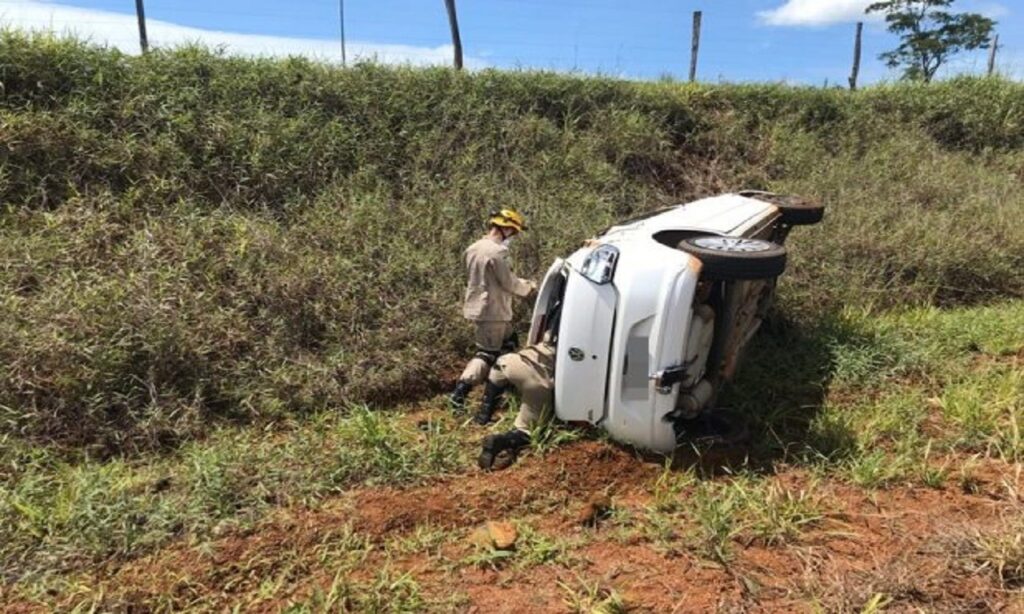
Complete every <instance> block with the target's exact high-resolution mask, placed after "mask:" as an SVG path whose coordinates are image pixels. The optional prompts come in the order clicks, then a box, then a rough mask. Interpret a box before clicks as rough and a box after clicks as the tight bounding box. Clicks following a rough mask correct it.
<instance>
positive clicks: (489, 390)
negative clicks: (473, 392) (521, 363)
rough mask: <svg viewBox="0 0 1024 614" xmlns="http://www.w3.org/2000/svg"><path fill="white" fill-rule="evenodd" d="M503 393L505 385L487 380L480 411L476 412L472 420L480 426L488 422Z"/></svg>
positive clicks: (499, 403)
mask: <svg viewBox="0 0 1024 614" xmlns="http://www.w3.org/2000/svg"><path fill="white" fill-rule="evenodd" d="M504 393H505V386H499V385H497V384H494V383H492V382H490V381H488V382H487V386H486V387H485V388H484V400H483V402H481V403H480V411H478V412H477V414H476V416H475V417H474V418H473V420H474V421H475V422H476V423H477V424H479V425H481V426H486V425H488V424H490V423H491V416H493V415H494V410H495V409H497V408H498V405H501V398H502V395H503V394H504Z"/></svg>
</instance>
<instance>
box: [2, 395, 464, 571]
mask: <svg viewBox="0 0 1024 614" xmlns="http://www.w3.org/2000/svg"><path fill="white" fill-rule="evenodd" d="M471 452H472V450H470V449H469V446H467V445H466V443H465V442H464V440H463V439H461V438H460V437H459V435H458V433H457V431H455V430H453V429H452V428H451V427H450V426H445V425H441V424H429V425H427V426H426V427H425V428H424V429H420V428H416V426H414V425H411V424H409V423H408V421H406V420H404V419H403V418H402V417H401V415H398V414H393V413H385V412H379V411H371V410H369V409H366V408H353V409H352V410H350V413H348V414H347V415H345V416H337V415H323V416H320V417H318V418H317V419H315V420H309V421H306V422H304V423H303V424H301V425H300V426H297V427H294V428H292V429H289V430H278V431H268V432H260V431H258V430H239V429H223V430H221V431H218V432H215V433H212V434H211V435H210V436H209V437H208V438H207V439H205V440H204V441H203V442H201V443H195V444H190V445H187V446H185V447H183V448H182V449H181V450H180V451H178V452H177V453H175V454H173V455H169V456H165V457H155V458H151V459H148V460H147V461H145V462H129V461H126V460H111V461H104V462H85V463H67V462H66V461H63V460H61V459H60V458H59V457H55V456H53V455H49V454H47V453H46V452H44V451H41V450H40V449H39V448H26V449H20V450H19V449H18V448H17V447H5V448H4V449H3V452H2V455H3V460H4V462H3V467H4V468H5V470H6V471H7V473H6V474H5V475H4V476H3V477H4V480H3V482H2V483H0V518H2V519H3V522H2V523H0V543H2V544H3V545H2V547H0V571H2V573H3V575H5V576H7V577H13V578H31V577H35V576H38V575H40V574H44V575H45V574H47V573H51V572H60V571H61V570H65V569H75V568H81V567H83V566H88V565H91V564H93V563H95V562H97V561H101V560H104V559H107V558H111V557H114V558H132V557H135V556H138V555H139V554H141V553H145V552H147V551H150V550H152V549H154V548H157V547H159V546H161V545H163V544H166V543H167V542H169V541H170V540H172V539H175V538H178V537H180V536H190V537H192V538H198V539H205V538H208V537H210V536H212V535H215V534H218V533H221V532H223V531H225V530H226V529H229V528H232V527H247V526H252V524H253V523H254V522H255V521H256V520H258V519H259V518H260V517H262V516H263V514H264V513H265V512H266V511H267V510H269V509H273V508H275V507H280V506H311V505H316V503H317V502H319V501H320V500H322V499H323V498H324V497H327V496H330V495H336V494H339V493H341V492H344V491H345V490H347V489H348V488H351V487H352V486H354V485H359V484H362V485H401V484H409V483H413V482H416V481H418V480H422V479H425V478H432V477H437V476H440V475H444V474H446V473H450V472H454V471H461V470H463V469H464V467H465V466H466V465H467V463H468V456H469V455H470V454H471ZM55 561H56V563H55Z"/></svg>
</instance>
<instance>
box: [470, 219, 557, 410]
mask: <svg viewBox="0 0 1024 614" xmlns="http://www.w3.org/2000/svg"><path fill="white" fill-rule="evenodd" d="M524 230H526V220H525V219H524V218H523V216H522V215H521V214H520V213H519V212H518V211H516V210H515V209H502V210H501V211H498V212H497V213H493V214H491V218H490V220H489V225H488V228H487V234H486V235H484V237H483V238H481V239H480V240H479V241H477V242H476V243H473V244H472V245H470V246H469V248H468V249H466V253H465V259H466V269H467V271H468V273H469V281H468V282H467V284H466V297H465V302H464V303H463V306H462V315H463V316H464V317H465V318H466V319H467V320H469V321H470V322H473V324H474V326H475V327H476V331H475V335H474V337H475V339H474V340H475V342H476V349H477V351H476V354H474V355H473V358H472V359H471V360H470V361H469V364H467V365H466V368H465V370H464V371H463V372H462V375H461V376H460V377H459V381H458V383H457V384H456V385H455V390H454V391H453V392H452V395H451V398H450V402H451V406H452V408H453V409H455V410H456V411H461V410H463V409H465V405H466V396H467V395H468V394H469V391H470V390H472V389H473V386H475V385H477V384H479V383H481V382H483V381H484V380H486V379H487V375H488V373H489V372H490V370H491V367H492V366H493V365H494V362H495V361H496V360H497V359H498V355H499V354H500V353H501V349H502V345H503V344H504V343H505V341H506V340H507V339H509V337H510V336H511V335H512V333H513V331H512V297H514V296H518V297H520V298H526V297H528V296H530V295H531V294H533V293H534V292H535V291H536V289H537V285H536V284H535V283H533V282H532V281H528V280H525V279H520V278H519V277H516V276H515V275H514V274H513V273H512V269H511V267H510V266H509V263H508V244H509V242H510V241H511V239H512V237H514V236H515V235H517V234H519V233H520V232H523V231H524Z"/></svg>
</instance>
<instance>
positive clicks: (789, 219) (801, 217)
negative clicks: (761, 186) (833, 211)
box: [740, 190, 825, 226]
mask: <svg viewBox="0 0 1024 614" xmlns="http://www.w3.org/2000/svg"><path fill="white" fill-rule="evenodd" d="M740 196H746V197H747V198H754V199H757V200H762V201H764V202H766V203H771V204H773V205H775V206H776V207H778V208H779V213H781V214H782V223H783V224H786V225H787V226H808V225H810V224H817V223H818V222H820V221H821V220H822V218H824V217H825V205H823V204H821V203H816V202H813V201H810V200H807V199H806V198H801V197H800V196H788V195H785V194H774V193H772V192H762V191H761V190H744V191H743V192H740Z"/></svg>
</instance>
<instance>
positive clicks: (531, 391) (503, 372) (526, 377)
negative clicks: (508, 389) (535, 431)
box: [489, 353, 555, 433]
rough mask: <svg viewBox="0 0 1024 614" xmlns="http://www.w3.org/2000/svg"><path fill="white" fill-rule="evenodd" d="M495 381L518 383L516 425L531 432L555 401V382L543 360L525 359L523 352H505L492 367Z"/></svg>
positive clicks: (510, 383)
mask: <svg viewBox="0 0 1024 614" xmlns="http://www.w3.org/2000/svg"><path fill="white" fill-rule="evenodd" d="M489 379H490V381H491V383H493V384H495V385H498V386H509V385H511V386H514V387H515V388H516V390H518V391H519V414H518V415H517V416H516V424H515V426H516V428H517V429H519V430H521V431H526V432H527V433H529V432H530V429H532V428H533V427H534V425H536V424H537V421H538V420H540V416H541V413H542V412H543V411H544V409H545V408H550V407H551V405H552V404H553V402H552V401H553V400H552V394H553V393H554V390H555V388H554V381H552V379H551V377H550V375H549V372H548V370H547V369H545V368H544V367H543V366H542V365H540V364H539V363H537V362H535V361H533V360H530V359H528V358H524V357H523V355H522V353H516V354H505V355H504V356H502V357H501V358H499V359H498V362H497V364H495V365H494V368H493V369H491V374H490V378H489Z"/></svg>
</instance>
